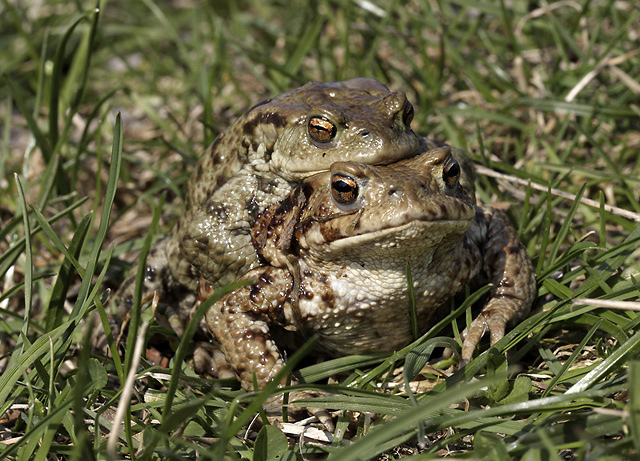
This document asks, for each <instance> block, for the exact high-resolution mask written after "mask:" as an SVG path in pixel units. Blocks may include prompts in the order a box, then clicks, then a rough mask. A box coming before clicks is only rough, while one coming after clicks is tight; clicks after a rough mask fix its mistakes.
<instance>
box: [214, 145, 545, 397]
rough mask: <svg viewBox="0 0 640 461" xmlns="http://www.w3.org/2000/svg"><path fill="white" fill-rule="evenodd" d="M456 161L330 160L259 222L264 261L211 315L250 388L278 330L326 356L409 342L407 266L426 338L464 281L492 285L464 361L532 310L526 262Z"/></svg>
mask: <svg viewBox="0 0 640 461" xmlns="http://www.w3.org/2000/svg"><path fill="white" fill-rule="evenodd" d="M454 155H455V157H454V156H453V155H452V154H451V151H450V149H449V148H448V147H442V148H437V149H432V150H429V151H427V152H423V153H421V154H419V155H417V156H415V157H413V158H410V159H407V160H401V161H398V162H396V163H393V164H390V165H386V166H371V165H365V164H362V163H354V162H336V163H334V164H333V165H332V166H331V169H330V171H328V172H323V173H319V174H317V175H315V176H313V177H310V178H307V179H305V180H303V181H302V182H301V183H300V185H299V186H297V187H296V188H295V189H294V190H293V191H292V192H291V194H290V195H289V196H288V197H286V198H285V199H284V200H282V201H281V202H280V203H277V204H274V205H272V206H270V207H269V208H267V209H266V210H265V212H264V213H262V214H261V215H260V217H259V218H258V219H257V220H256V223H255V225H254V226H253V229H252V236H253V243H254V246H255V247H256V249H257V250H258V252H259V254H260V256H261V258H262V260H263V261H264V263H265V265H263V266H262V267H258V268H255V269H253V270H251V271H249V272H248V273H247V274H246V275H245V276H244V277H243V278H244V279H252V280H253V282H252V283H251V284H250V285H248V286H245V287H243V288H240V289H238V290H236V291H234V292H231V293H229V294H227V295H225V296H224V297H223V298H222V299H220V300H219V301H218V302H217V303H216V304H214V306H213V307H212V308H211V309H210V310H209V311H208V312H207V314H206V323H207V326H208V329H209V331H210V332H211V333H212V334H213V336H214V337H215V338H216V339H217V341H218V342H219V344H220V346H221V348H222V351H223V352H224V354H225V356H226V358H227V360H228V361H229V363H230V365H231V366H232V368H233V370H234V371H235V373H236V374H237V376H238V377H239V379H240V381H241V384H242V386H243V387H244V388H245V389H247V390H250V389H252V388H253V379H254V378H253V374H254V373H255V377H256V379H257V384H258V386H259V387H263V386H264V385H265V384H266V383H267V382H269V381H270V380H271V379H272V377H273V376H274V375H275V373H277V372H278V371H279V370H280V369H281V368H282V366H283V358H282V355H281V353H280V351H279V348H278V346H277V344H276V341H274V340H275V339H277V338H274V337H272V335H271V331H272V327H274V325H280V326H284V327H285V328H287V329H291V330H295V331H297V332H298V333H300V334H302V335H305V336H308V335H311V334H317V335H318V336H319V346H320V347H321V348H322V349H324V351H326V352H327V353H328V354H330V355H345V354H352V353H367V352H379V351H393V350H397V349H399V348H401V347H403V346H405V345H407V344H408V343H410V342H411V341H412V339H413V337H412V328H411V322H410V315H409V295H408V290H407V278H406V267H407V264H409V265H410V268H411V274H412V277H413V287H414V292H415V297H416V306H417V314H418V323H419V326H420V329H421V331H425V330H426V329H427V328H428V327H429V326H430V325H432V324H433V323H434V322H435V321H436V319H437V316H438V311H439V308H440V307H441V306H442V305H443V304H445V303H446V301H447V300H449V299H450V298H451V297H452V296H453V295H454V294H455V293H457V292H459V291H461V290H462V289H463V288H464V287H465V286H466V285H467V284H468V283H469V282H471V281H472V280H474V279H476V278H477V277H481V276H483V275H484V276H485V277H486V278H487V279H488V280H489V281H490V282H492V283H493V287H492V290H491V298H490V300H489V301H488V303H487V305H486V306H485V308H484V309H483V311H482V312H481V313H480V315H479V316H478V318H476V319H475V320H474V322H473V324H472V326H471V327H470V329H469V332H468V334H467V336H466V339H465V342H464V345H463V350H462V360H463V362H464V361H468V360H469V359H470V358H471V356H472V354H473V351H474V349H475V347H476V346H477V344H478V343H479V341H480V339H481V337H482V335H483V334H484V333H485V332H486V331H487V330H489V331H490V333H491V343H495V342H496V341H497V340H499V339H500V338H502V337H503V336H504V332H505V328H506V326H507V324H508V323H510V322H513V321H515V320H517V319H519V318H521V317H522V316H523V315H524V314H526V313H527V312H528V310H529V308H530V306H531V303H532V301H533V298H534V296H535V293H536V286H535V278H534V272H533V268H532V265H531V262H530V259H529V256H528V255H527V253H526V250H525V248H524V247H523V245H522V244H521V243H520V241H519V240H518V238H517V236H516V233H515V230H514V229H513V228H512V227H511V226H510V225H509V224H508V223H507V220H506V217H505V216H504V215H503V214H502V213H500V212H499V211H496V210H494V209H492V208H490V207H478V206H475V205H474V200H473V198H472V197H471V196H470V195H469V191H468V190H467V189H466V188H464V187H462V186H461V181H462V182H467V181H468V178H467V177H466V175H467V174H468V170H467V169H466V168H464V166H465V162H466V159H465V157H464V156H463V155H462V154H461V153H460V152H459V151H455V152H454ZM461 163H462V165H461ZM467 183H468V182H467Z"/></svg>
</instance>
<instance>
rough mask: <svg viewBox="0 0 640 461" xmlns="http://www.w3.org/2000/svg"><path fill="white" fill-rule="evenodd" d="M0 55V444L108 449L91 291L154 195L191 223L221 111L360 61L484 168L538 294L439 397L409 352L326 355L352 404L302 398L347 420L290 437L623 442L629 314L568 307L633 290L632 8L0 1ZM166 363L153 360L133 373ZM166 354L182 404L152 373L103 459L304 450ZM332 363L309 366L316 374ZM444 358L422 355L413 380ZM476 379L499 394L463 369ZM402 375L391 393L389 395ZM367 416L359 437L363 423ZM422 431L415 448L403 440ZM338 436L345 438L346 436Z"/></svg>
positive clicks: (441, 445)
mask: <svg viewBox="0 0 640 461" xmlns="http://www.w3.org/2000/svg"><path fill="white" fill-rule="evenodd" d="M96 8H98V9H99V14H98V13H96ZM0 63H1V69H0V70H1V71H2V80H1V81H0V123H1V125H2V128H1V133H2V143H1V150H0V223H1V226H2V227H1V229H0V275H1V276H2V279H1V280H0V288H1V289H2V295H1V297H0V307H2V311H1V312H2V317H1V318H0V335H1V336H0V341H1V343H0V347H2V349H1V353H2V362H1V363H0V365H1V366H2V369H3V375H2V377H0V405H2V413H3V415H4V416H2V418H1V419H0V424H1V425H2V433H1V435H0V437H1V438H2V440H3V441H4V442H3V443H4V447H5V448H4V451H3V452H2V454H1V455H0V456H3V457H9V458H10V459H60V458H65V459H66V458H72V459H104V458H105V456H112V455H113V452H110V451H108V450H107V442H106V438H107V435H108V433H109V432H110V431H111V427H110V423H111V422H112V421H113V417H112V415H111V413H112V411H114V410H115V408H116V407H117V404H118V402H117V399H118V397H119V391H120V389H121V388H122V386H121V384H122V382H123V376H124V375H125V374H126V372H127V369H128V367H129V366H130V360H125V364H124V365H120V364H119V363H117V361H116V363H113V362H112V361H111V359H108V358H105V357H100V356H99V354H97V353H96V352H95V351H94V352H93V355H91V354H90V347H89V343H88V342H87V339H86V338H88V337H90V336H91V331H94V334H95V332H96V331H98V330H99V329H100V327H95V325H91V324H88V322H87V319H88V318H89V317H90V316H89V315H88V312H90V311H91V310H93V309H96V308H97V309H98V310H100V309H101V308H102V306H101V301H104V299H105V296H104V293H105V292H104V290H105V289H106V288H109V287H110V288H115V287H117V284H118V283H119V282H120V281H121V279H122V276H123V271H125V270H126V269H127V268H128V267H129V262H130V261H131V260H132V259H133V258H135V254H136V253H135V251H137V250H139V249H140V248H141V247H143V240H144V238H145V237H146V236H147V234H148V233H149V229H150V228H154V227H155V226H153V225H152V223H153V210H154V208H156V207H157V206H158V201H159V196H160V194H161V193H162V192H166V194H167V195H166V199H165V204H164V206H162V208H161V210H158V211H157V213H159V225H158V226H157V227H158V229H157V234H158V235H162V234H164V233H166V232H167V231H168V230H169V229H170V226H171V223H172V222H173V221H174V220H175V218H176V217H177V216H178V215H179V214H180V211H181V204H182V199H181V197H182V194H183V193H184V185H185V182H186V180H187V178H188V176H189V172H190V169H191V167H192V165H193V164H194V163H195V161H196V160H197V158H198V156H199V154H200V153H201V152H202V151H203V150H204V148H205V147H206V146H207V145H208V144H209V143H210V142H211V141H212V140H213V139H214V138H215V136H216V135H217V134H218V133H220V132H221V131H223V130H224V129H225V128H226V126H228V124H229V122H230V121H231V120H232V119H233V118H235V117H237V116H238V115H240V114H241V113H243V112H244V111H245V110H246V109H248V108H249V107H251V106H252V105H253V104H255V103H257V102H259V101H260V100H262V99H265V98H267V97H270V96H273V95H275V94H278V93H280V92H282V91H286V90H288V89H291V88H293V87H296V86H299V85H301V84H303V83H305V82H307V81H309V80H325V81H327V80H343V79H349V78H353V77H373V78H377V79H378V80H380V81H382V82H383V83H385V84H386V85H388V86H389V87H390V88H391V89H393V90H403V91H405V92H406V93H407V95H408V97H409V99H410V100H411V101H412V103H413V104H414V106H415V108H416V116H415V120H414V123H413V127H414V130H415V131H416V132H417V133H419V134H421V135H424V136H429V137H433V138H436V139H438V140H439V141H444V142H447V143H449V144H452V145H455V146H458V147H461V148H463V149H465V150H467V151H468V152H469V153H470V155H471V157H472V158H473V159H474V160H475V161H476V162H477V163H478V164H479V165H481V166H482V167H484V169H481V172H482V173H483V174H482V175H481V176H480V178H479V199H480V200H481V201H482V202H484V203H493V204H495V206H498V207H501V208H505V209H507V210H508V212H509V214H510V217H511V218H512V220H513V222H514V224H515V225H516V226H517V227H518V229H519V232H520V235H521V237H522V239H523V241H524V242H525V244H526V245H527V247H528V249H529V251H530V253H531V255H532V256H533V258H534V263H535V264H536V267H537V274H538V281H539V285H540V292H539V298H538V300H537V301H536V305H535V306H534V308H535V310H534V315H533V316H532V317H531V319H529V320H527V321H525V322H523V323H522V324H521V325H519V326H518V327H517V328H516V329H515V330H514V334H513V335H511V336H510V337H508V338H506V339H505V341H502V342H501V343H500V344H499V346H498V347H497V348H496V349H495V350H494V349H492V351H489V352H488V353H485V354H483V355H481V356H480V357H479V358H478V359H477V360H475V361H474V362H472V364H470V366H469V367H467V369H465V371H463V372H460V373H457V374H455V375H453V376H451V377H448V378H447V379H446V380H445V379H444V377H440V384H438V385H436V386H435V387H434V388H433V389H431V388H432V387H433V384H425V385H426V386H427V387H426V389H430V392H424V391H425V389H424V388H420V389H421V390H422V392H421V393H420V395H419V397H418V399H417V400H416V401H415V402H414V401H413V400H411V399H410V398H409V397H408V396H407V395H406V394H404V392H403V391H404V387H403V386H402V385H401V383H402V377H399V376H394V375H387V374H386V372H387V371H389V370H392V369H394V368H395V366H397V365H400V364H401V363H402V362H399V363H396V362H397V361H398V360H399V358H401V357H402V356H403V355H402V354H400V355H399V356H393V357H390V358H386V359H384V361H382V362H381V363H380V364H379V365H377V366H376V365H372V364H371V363H379V362H380V360H383V359H380V360H379V361H378V362H375V360H374V362H371V360H372V359H369V361H367V360H368V359H365V358H362V357H360V358H357V359H352V360H351V361H346V362H345V361H342V362H340V361H332V362H328V363H330V364H331V366H333V371H334V373H333V374H335V370H336V369H337V368H339V367H340V366H344V367H345V368H344V369H345V370H356V371H350V372H349V373H351V374H349V373H346V374H345V373H343V374H342V375H341V376H340V377H338V378H337V381H336V382H337V383H340V384H343V385H346V384H349V385H350V390H347V388H341V389H339V390H340V392H342V393H348V392H351V394H350V396H348V397H347V398H344V399H342V400H340V398H339V397H336V398H335V399H334V400H333V401H331V399H329V400H327V402H321V401H320V400H318V401H317V402H316V403H315V404H314V406H316V405H320V406H321V405H327V406H328V407H329V408H334V409H338V410H340V409H343V410H345V413H344V415H343V416H342V417H341V418H340V419H339V425H338V427H339V429H341V430H342V431H343V432H342V434H341V435H339V436H337V437H336V439H335V440H334V442H333V444H331V445H329V446H326V445H325V446H322V447H317V446H314V445H311V444H307V445H304V446H303V448H302V451H303V452H304V453H306V455H307V456H310V455H311V454H313V453H315V454H317V455H318V456H324V454H325V453H327V452H328V453H331V456H333V457H334V458H335V459H368V458H376V459H394V457H396V458H397V457H406V456H418V455H417V453H418V452H422V456H444V455H446V454H449V455H454V454H455V455H456V456H466V457H475V458H481V457H490V458H496V457H497V458H498V459H505V458H507V457H525V458H527V459H551V458H554V457H560V458H566V459H596V458H597V459H603V457H605V456H607V457H610V459H630V458H633V457H634V456H637V453H638V449H639V448H640V429H639V428H640V416H639V415H640V403H639V401H638V392H639V390H638V388H637V386H638V384H637V382H638V381H637V379H638V378H637V377H636V376H637V374H638V366H637V364H636V362H635V361H634V360H635V359H637V355H638V352H637V351H638V345H637V343H638V341H639V339H638V338H637V337H636V334H637V333H636V330H637V324H638V320H637V315H636V314H635V313H634V311H632V310H610V309H603V308H598V306H597V303H595V301H588V302H585V303H586V304H582V305H578V304H575V303H574V302H575V300H576V299H581V298H589V299H594V298H597V299H598V300H600V302H601V301H602V300H605V301H610V302H618V304H617V305H618V306H619V307H620V306H622V307H625V308H631V307H633V305H632V304H623V303H620V302H624V301H629V302H634V301H636V302H637V300H638V294H639V291H638V283H637V280H636V279H637V271H638V270H637V269H638V251H637V248H638V238H639V234H640V230H639V229H638V222H639V219H638V213H639V212H640V204H639V202H638V196H639V193H640V184H639V183H640V179H639V176H640V175H639V173H638V170H639V166H638V162H637V159H638V154H640V105H639V102H640V96H639V95H640V73H639V72H638V69H639V68H640V9H639V7H638V5H637V4H636V3H634V2H631V1H613V0H611V1H608V0H584V1H576V2H566V1H559V2H553V3H543V2H541V3H537V2H527V1H519V0H514V1H512V2H498V1H484V2H468V1H466V0H459V1H450V2H446V1H426V0H425V1H420V0H413V1H408V2H404V1H403V2H401V1H390V2H382V1H365V0H360V1H348V2H337V1H322V0H320V1H292V2H282V1H262V2H252V1H228V2H227V1H212V2H197V1H191V0H176V1H162V2H160V1H153V0H140V1H134V2H123V1H104V2H100V3H96V2H90V1H86V2H85V1H81V0H76V1H74V2H68V1H57V0H48V1H37V0H29V1H10V0H3V1H2V3H0ZM117 113H119V114H121V118H122V122H123V132H122V136H123V141H122V143H121V142H120V141H119V136H120V134H121V132H120V130H119V125H118V123H116V114H117ZM497 173H502V174H503V175H505V176H503V177H497V176H498V174H497ZM14 174H15V178H18V179H19V181H20V182H19V183H18V182H17V181H16V180H15V179H14ZM116 180H118V183H117V190H116V189H115V181H116ZM529 181H530V183H529ZM19 184H21V186H22V188H23V190H24V192H21V189H20V187H19ZM528 184H531V186H529V185H528ZM536 185H537V186H539V187H538V188H537V189H536V188H535V186H536ZM561 193H563V194H565V196H560V195H559V194H561ZM576 196H577V197H578V198H582V199H583V201H585V199H589V200H592V202H589V203H590V204H583V203H580V201H579V200H576ZM611 207H614V208H611ZM92 210H93V212H92ZM25 229H30V230H31V232H26V231H25ZM111 248H113V252H111ZM459 323H460V328H463V327H464V321H459ZM93 327H95V328H94V329H93V330H92V329H91V328H93ZM151 331H155V330H154V327H153V326H152V328H151ZM435 333H436V332H433V333H432V335H431V336H430V337H429V338H425V340H431V339H433V336H434V335H435ZM445 333H446V330H445ZM133 334H135V331H134V332H133ZM447 334H450V333H447ZM423 344H429V341H426V342H423ZM507 350H508V351H509V354H510V355H509V359H508V361H507V359H506V358H505V355H504V354H502V352H504V351H507ZM127 353H128V354H129V355H131V354H132V351H128V352H127ZM507 364H510V365H514V364H519V367H520V368H519V369H518V370H516V371H514V370H511V369H509V371H507ZM320 365H322V364H320ZM166 366H167V365H166V364H165V365H163V366H162V367H161V366H156V365H154V364H152V363H151V362H148V361H146V360H144V359H143V361H142V363H141V364H140V366H139V368H138V369H137V371H138V373H139V374H144V373H156V374H158V373H165V372H167V371H168V369H167V368H164V367H166ZM169 366H171V367H173V371H174V375H175V376H179V375H180V373H183V375H182V378H184V379H182V380H181V381H180V383H179V385H178V387H177V389H175V390H173V391H171V390H170V393H171V395H172V398H173V395H175V400H174V406H172V407H166V408H165V407H163V405H164V404H165V403H166V402H167V397H166V395H167V393H166V388H165V387H164V386H168V383H167V380H166V378H165V377H160V375H151V376H148V375H147V377H146V378H145V379H141V380H140V381H139V382H138V384H137V386H138V387H137V388H136V392H135V393H134V396H133V397H132V400H131V402H132V403H131V406H130V407H129V408H127V409H126V418H125V424H124V427H123V428H121V430H120V431H117V430H114V432H115V434H116V437H118V440H119V441H120V444H119V445H118V447H117V453H118V455H117V456H119V457H127V458H133V457H134V456H140V457H142V458H144V459H147V458H148V459H152V458H160V459H164V458H172V457H173V458H180V457H196V456H200V457H205V458H207V457H208V458H211V459H222V456H225V455H226V456H230V457H231V459H233V457H247V458H250V459H251V458H252V459H273V457H274V456H276V454H277V455H278V456H281V458H280V459H294V458H292V457H293V456H295V455H296V453H298V455H299V453H300V451H299V450H301V449H300V448H299V447H297V446H296V445H295V444H293V445H292V446H291V447H288V446H287V444H286V441H284V442H283V437H284V436H283V435H282V432H275V433H274V432H273V429H272V428H268V429H263V432H261V434H262V437H261V438H259V439H258V440H257V441H255V443H254V441H253V438H249V440H247V439H244V432H243V430H242V427H243V424H245V423H247V422H248V421H249V419H250V418H251V417H252V416H253V413H252V412H251V411H248V410H251V407H246V405H244V404H243V405H237V404H235V403H233V398H235V397H238V396H241V394H242V393H241V392H240V391H238V390H237V387H234V386H233V384H232V383H231V384H229V383H216V385H215V386H214V385H212V384H211V383H208V382H207V381H206V380H201V379H199V378H197V377H195V376H194V375H193V372H192V371H190V369H189V367H188V366H186V365H183V364H182V363H176V361H173V362H171V364H170V365H169ZM331 366H329V365H326V368H327V369H328V370H327V369H325V370H324V371H322V370H321V371H318V370H317V368H313V367H308V368H307V370H308V371H307V375H306V376H315V377H316V378H318V377H319V378H318V379H321V378H326V377H327V376H331V375H332V370H331ZM415 366H416V365H415V364H414V363H412V362H410V361H409V359H408V364H406V365H405V367H408V368H411V369H413V368H415ZM302 373H303V374H304V371H302ZM314 373H315V374H314ZM440 373H441V372H436V371H424V372H423V373H422V374H421V375H420V376H421V377H420V379H421V381H420V382H421V383H435V382H438V379H437V378H436V376H438V375H439V374H440ZM187 376H188V377H187ZM446 376H449V375H448V374H447V375H446ZM472 376H475V377H477V378H481V379H484V380H487V381H481V382H485V384H487V385H488V386H487V387H485V388H484V389H480V387H478V386H474V385H473V384H472V383H471V384H469V383H467V384H457V385H456V386H454V385H453V384H454V383H461V382H462V381H465V380H468V379H469V378H470V377H472ZM108 377H109V378H108ZM634 377H636V378H634ZM107 378H108V379H107ZM634 379H635V381H634ZM396 381H397V383H400V387H399V388H398V389H397V390H390V391H389V392H388V393H384V394H383V393H380V392H379V390H380V389H381V388H391V389H395V388H394V387H393V386H390V384H391V383H394V382H396ZM634 382H635V383H636V384H635V387H634V385H633V383H634ZM489 384H490V385H489ZM319 386H320V385H319ZM320 388H321V387H320ZM354 389H357V391H356V390H354ZM333 390H334V391H336V394H338V395H340V392H338V390H336V389H333ZM158 391H160V392H159V393H158ZM354 392H355V394H353V393H354ZM145 393H146V394H145ZM156 394H157V395H156ZM152 397H153V398H152ZM463 398H467V399H468V401H469V402H470V404H471V406H470V408H469V409H468V410H469V411H468V412H467V411H465V410H466V408H465V407H464V405H462V406H460V402H461V401H462V399H463ZM554 399H555V400H554ZM158 402H160V403H158ZM125 407H126V406H125ZM69 409H71V410H72V412H69V411H68V410H69ZM346 410H356V413H348V412H346ZM374 410H375V412H376V413H380V416H379V417H378V419H377V420H376V421H375V422H374V423H373V425H372V426H371V427H370V426H369V424H368V423H367V419H366V416H364V415H365V414H366V412H367V411H374ZM350 418H351V420H350ZM465 418H467V419H465ZM158 421H159V422H161V424H160V423H158ZM450 427H452V428H456V429H455V430H453V429H448V428H450ZM425 433H426V437H427V441H428V443H426V445H425V446H423V445H420V444H418V443H416V439H417V438H418V437H420V438H422V437H423V436H424V434H425ZM143 434H144V435H143ZM416 434H418V437H416ZM342 438H344V439H348V440H353V441H359V442H357V443H354V444H352V445H349V446H347V447H346V448H345V447H344V446H341V443H340V440H341V439H342ZM292 440H293V439H292ZM113 456H116V455H113Z"/></svg>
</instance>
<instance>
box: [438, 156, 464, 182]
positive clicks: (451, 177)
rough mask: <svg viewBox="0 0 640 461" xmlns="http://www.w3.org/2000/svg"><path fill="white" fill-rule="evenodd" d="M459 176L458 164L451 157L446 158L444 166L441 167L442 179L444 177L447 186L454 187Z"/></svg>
mask: <svg viewBox="0 0 640 461" xmlns="http://www.w3.org/2000/svg"><path fill="white" fill-rule="evenodd" d="M459 177H460V165H458V162H456V161H455V160H454V159H453V158H452V157H449V159H447V163H445V165H444V168H443V169H442V179H444V182H445V184H446V185H447V187H454V186H455V185H456V184H457V183H458V178H459Z"/></svg>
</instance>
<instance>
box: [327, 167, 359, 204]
mask: <svg viewBox="0 0 640 461" xmlns="http://www.w3.org/2000/svg"><path fill="white" fill-rule="evenodd" d="M331 194H332V195H333V198H334V200H335V201H336V202H338V203H341V204H343V205H348V204H350V203H353V202H354V201H355V200H356V199H357V198H358V183H357V182H356V181H355V179H353V178H352V177H350V176H345V175H342V174H334V175H333V177H332V178H331Z"/></svg>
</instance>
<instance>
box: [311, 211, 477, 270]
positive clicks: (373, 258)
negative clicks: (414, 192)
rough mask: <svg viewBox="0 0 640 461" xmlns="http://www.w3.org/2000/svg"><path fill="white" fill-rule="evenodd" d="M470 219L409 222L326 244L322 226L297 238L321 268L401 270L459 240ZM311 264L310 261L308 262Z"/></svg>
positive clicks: (453, 244) (468, 225)
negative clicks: (351, 265)
mask: <svg viewBox="0 0 640 461" xmlns="http://www.w3.org/2000/svg"><path fill="white" fill-rule="evenodd" d="M470 226H471V220H470V219H464V220H451V221H419V220H415V221H410V222H408V223H406V224H403V225H400V226H396V227H392V228H388V229H381V230H376V231H373V232H367V233H364V234H359V235H354V236H352V237H343V238H340V239H337V240H334V241H331V242H327V241H326V239H325V237H326V235H327V234H325V233H323V229H322V226H321V225H320V226H318V227H316V228H314V227H312V228H310V229H308V230H307V232H306V233H305V235H304V236H303V237H301V238H300V244H301V247H304V248H307V249H306V250H304V251H305V253H308V255H309V258H310V260H312V261H316V262H317V264H318V266H322V265H323V264H324V263H326V262H327V261H341V262H345V261H353V262H355V263H357V264H361V263H364V262H367V263H368V264H369V265H371V264H373V266H374V267H380V266H384V267H391V266H394V267H396V266H398V267H400V266H402V267H404V266H405V265H406V263H407V262H409V263H411V262H413V261H415V262H416V263H420V264H422V261H425V258H428V259H430V255H432V254H433V252H434V251H435V249H439V250H442V249H443V248H445V247H448V246H455V245H456V244H457V243H459V242H461V241H462V238H463V234H464V233H465V232H466V231H467V230H468V229H469V227H470ZM311 264H313V262H311Z"/></svg>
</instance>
